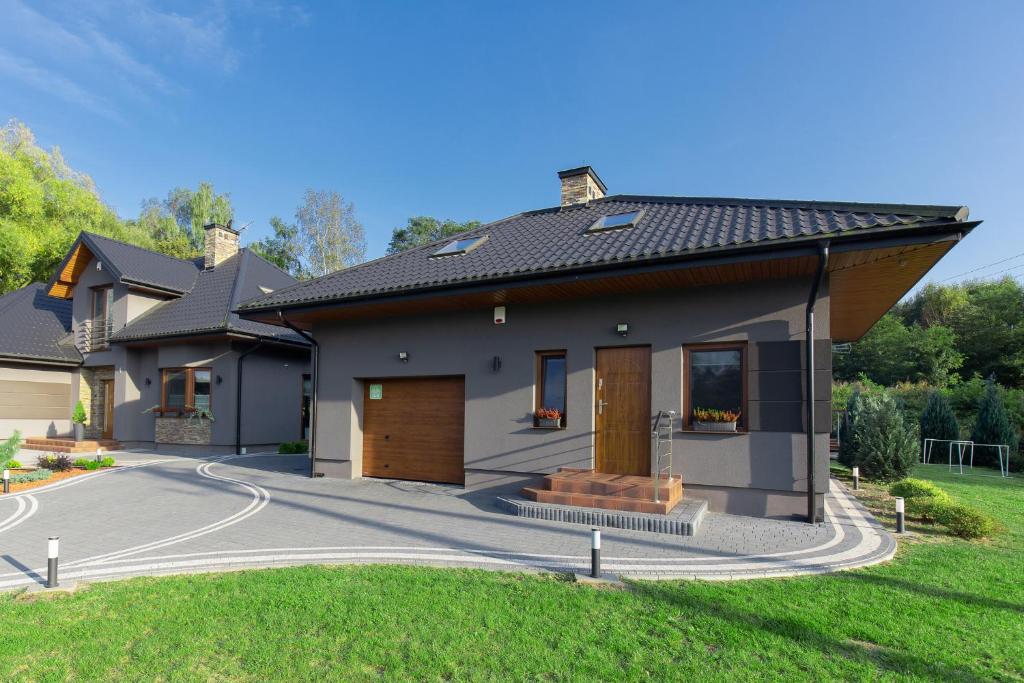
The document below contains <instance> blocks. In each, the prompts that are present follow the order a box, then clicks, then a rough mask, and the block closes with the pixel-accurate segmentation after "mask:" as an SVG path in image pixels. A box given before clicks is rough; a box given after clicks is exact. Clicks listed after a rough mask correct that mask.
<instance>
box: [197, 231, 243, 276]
mask: <svg viewBox="0 0 1024 683" xmlns="http://www.w3.org/2000/svg"><path fill="white" fill-rule="evenodd" d="M237 253H238V233H236V232H235V231H233V230H229V229H227V228H225V227H222V226H212V227H208V228H207V229H206V252H205V254H204V265H205V267H206V268H207V269H209V268H214V267H216V266H218V265H219V264H221V263H223V262H224V261H226V260H228V259H229V258H231V257H232V256H234V255H235V254H237Z"/></svg>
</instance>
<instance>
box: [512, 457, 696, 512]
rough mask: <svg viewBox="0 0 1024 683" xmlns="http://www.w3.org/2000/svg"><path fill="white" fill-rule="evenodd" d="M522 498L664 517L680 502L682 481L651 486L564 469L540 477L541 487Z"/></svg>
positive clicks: (639, 479)
mask: <svg viewBox="0 0 1024 683" xmlns="http://www.w3.org/2000/svg"><path fill="white" fill-rule="evenodd" d="M655 491H657V494H658V500H657V502H655V500H654V498H655V495H654V494H655ZM522 495H523V497H524V498H526V499H527V500H531V501H534V502H537V503H544V504H549V505H570V506H576V507H586V508H599V509H602V510H618V511H622V512H639V513H645V514H659V515H665V514H668V513H669V512H670V511H671V510H672V508H674V507H675V506H676V505H677V504H678V503H679V501H680V500H682V499H683V480H682V477H680V476H679V475H676V476H673V477H667V476H662V477H661V478H660V479H658V481H657V483H655V482H654V480H653V479H652V478H651V477H644V476H636V475H627V474H608V473H605V472H595V471H594V470H579V469H569V468H566V469H561V470H559V471H558V472H556V473H554V474H549V475H547V476H546V477H544V485H543V487H532V486H528V487H526V488H524V489H523V490H522Z"/></svg>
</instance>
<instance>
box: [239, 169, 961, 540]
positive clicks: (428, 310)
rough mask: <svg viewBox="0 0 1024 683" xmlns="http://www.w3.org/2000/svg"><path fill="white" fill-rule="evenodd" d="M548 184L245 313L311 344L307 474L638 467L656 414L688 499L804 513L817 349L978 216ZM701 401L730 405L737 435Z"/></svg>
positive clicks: (588, 179) (850, 328)
mask: <svg viewBox="0 0 1024 683" xmlns="http://www.w3.org/2000/svg"><path fill="white" fill-rule="evenodd" d="M558 175H559V178H560V180H561V202H560V205H559V206H555V207H552V208H545V209H540V210H536V211H528V212H525V213H521V214H518V215H515V216H511V217H508V218H505V219H502V220H498V221H495V222H493V223H490V224H487V225H483V226H480V227H478V228H476V229H474V230H471V231H468V232H466V233H464V234H461V235H458V236H457V237H454V238H450V239H447V240H444V241H441V242H437V243H434V244H430V245H427V246H423V247H419V248H415V249H411V250H409V251H406V252H403V253H399V254H395V255H392V256H387V257H384V258H381V259H378V260H375V261H372V262H369V263H365V264H362V265H360V266H357V267H354V268H349V269H347V270H344V271H340V272H337V273H333V274H330V275H327V276H325V277H321V278H319V279H316V280H311V281H307V282H302V283H298V284H295V285H292V286H290V287H284V288H280V289H278V290H277V291H275V292H273V293H271V294H268V295H266V296H263V297H260V298H258V299H256V300H254V301H250V302H246V303H244V304H243V305H242V306H241V307H240V309H239V311H240V313H241V314H242V315H243V317H245V318H247V319H250V320H254V321H262V322H265V323H268V324H273V323H278V322H280V323H284V324H287V325H291V326H294V327H295V328H298V329H303V330H308V331H309V332H310V333H311V336H312V337H313V339H315V342H316V348H315V350H314V358H315V367H316V371H315V373H314V387H313V393H314V397H315V413H314V432H315V446H314V458H315V470H316V472H317V473H318V474H322V475H326V476H330V477H343V478H353V477H361V476H363V477H366V476H369V477H391V478H399V479H417V480H428V481H439V482H453V483H456V484H464V485H465V486H467V487H488V486H498V485H504V484H509V483H517V484H522V485H526V486H536V485H537V484H538V479H541V478H543V477H545V476H547V475H551V474H552V473H555V472H557V471H558V470H559V469H560V468H576V469H582V470H594V471H595V472H596V473H598V474H601V473H607V474H616V475H635V476H642V477H648V476H651V474H652V446H651V444H652V432H653V431H654V428H655V426H656V422H657V416H659V415H661V419H662V420H663V421H665V420H668V419H671V421H672V429H671V430H668V429H666V428H665V424H664V423H663V424H661V425H658V426H659V427H660V428H661V429H662V430H664V431H665V432H666V433H667V432H669V431H670V432H671V434H672V451H673V455H672V459H673V472H674V473H676V474H679V475H681V480H682V484H683V486H684V487H685V488H686V491H687V494H688V495H690V496H694V497H700V498H705V499H707V500H708V501H709V506H710V509H712V510H723V511H729V512H735V513H741V514H751V515H766V516H784V517H788V516H791V515H800V516H801V517H805V516H806V517H808V518H809V519H810V520H811V521H813V520H814V519H816V518H817V517H818V516H819V515H821V514H822V509H823V494H824V492H825V491H826V490H827V486H828V447H829V431H830V418H831V414H830V380H831V344H832V342H834V341H835V342H845V341H853V340H856V339H858V338H859V337H861V336H862V335H863V334H864V333H865V332H867V330H868V329H869V328H870V327H871V326H872V325H873V324H874V322H875V321H876V320H878V318H879V317H881V316H882V315H883V314H884V313H885V312H886V311H887V310H888V309H889V307H890V306H891V305H892V304H894V303H895V302H896V301H898V300H899V299H900V298H901V297H902V296H903V295H904V294H905V293H906V292H907V291H908V290H909V289H910V288H911V287H912V286H913V285H914V284H915V283H916V282H918V281H919V280H920V279H921V277H922V276H923V275H924V274H925V273H926V272H927V271H928V270H929V268H931V267H932V266H933V265H934V264H935V263H936V262H937V261H938V260H939V259H940V258H942V256H943V255H944V254H945V253H946V252H948V251H949V250H950V249H951V248H952V247H953V246H955V245H956V243H957V242H958V241H959V240H960V239H962V238H963V237H964V236H965V235H966V234H967V233H968V232H970V230H971V229H972V228H973V227H974V226H976V225H977V224H978V223H977V222H969V221H968V220H967V216H968V212H967V209H966V208H965V207H961V206H910V205H888V204H860V203H846V202H812V201H806V202H804V201H775V200H750V199H714V198H690V197H654V196H633V195H614V196H608V195H607V190H606V187H605V185H604V183H603V182H602V181H601V179H600V178H599V177H598V176H597V174H596V173H595V172H594V170H593V169H592V168H590V167H582V168H575V169H570V170H567V171H563V172H561V173H559V174H558ZM809 333H810V336H809ZM808 338H810V339H813V340H814V343H813V344H811V345H808V344H807V341H806V340H807V339H808ZM808 368H813V372H809V371H808ZM539 408H555V409H557V410H558V411H559V413H560V414H561V421H560V424H557V428H555V429H548V428H543V427H544V426H545V425H546V424H549V423H547V422H541V421H540V420H539V419H537V417H536V416H535V411H536V410H537V409H539ZM698 408H701V409H719V410H727V411H732V412H734V413H738V420H737V423H736V426H735V431H726V432H723V431H710V429H709V428H713V429H722V428H726V429H728V428H729V425H725V426H724V427H723V426H722V425H720V424H710V425H709V424H705V423H702V422H701V421H699V420H695V419H694V418H695V415H694V412H695V410H696V409H698ZM670 411H671V412H670ZM673 413H674V414H673ZM662 465H663V463H662V461H660V460H659V461H657V462H656V463H655V465H654V468H655V469H658V470H660V468H661V467H662Z"/></svg>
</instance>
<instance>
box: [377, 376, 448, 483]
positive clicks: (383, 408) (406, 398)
mask: <svg viewBox="0 0 1024 683" xmlns="http://www.w3.org/2000/svg"><path fill="white" fill-rule="evenodd" d="M465 402H466V394H465V390H464V387H463V379H462V378H461V377H417V378H408V379H405V378H403V379H368V380H365V381H364V382H363V476H366V477H387V478H390V479H412V480H415V481H438V482H449V483H453V484H461V483H463V482H464V481H465V470H464V465H463V458H462V444H463V417H464V415H465V406H466V403H465Z"/></svg>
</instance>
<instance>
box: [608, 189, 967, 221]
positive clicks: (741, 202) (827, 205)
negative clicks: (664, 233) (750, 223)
mask: <svg viewBox="0 0 1024 683" xmlns="http://www.w3.org/2000/svg"><path fill="white" fill-rule="evenodd" d="M613 201H619V202H628V201H633V202H655V203H659V204H706V205H709V206H765V207H779V208H786V209H816V210H818V211H830V210H831V211H848V212H851V213H893V214H898V215H916V216H923V217H925V218H940V217H941V218H945V217H949V216H956V217H957V220H961V221H962V220H966V219H967V216H968V210H967V207H966V206H962V205H961V206H951V205H941V204H891V203H879V202H849V201H830V200H820V199H806V200H805V199H761V198H757V197H680V196H672V195H636V194H616V195H610V196H607V197H602V198H601V199H595V200H593V202H592V203H595V204H600V203H602V202H613ZM961 213H963V215H962V216H961V215H960V214H961Z"/></svg>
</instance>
